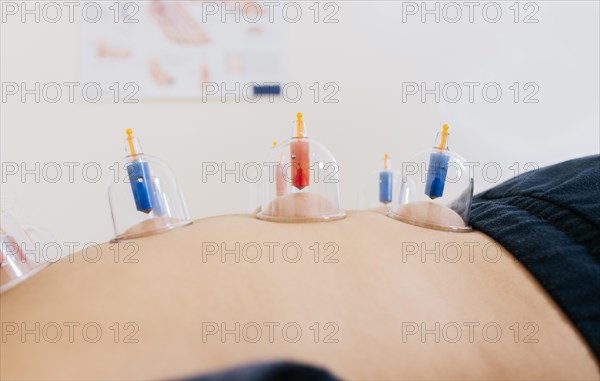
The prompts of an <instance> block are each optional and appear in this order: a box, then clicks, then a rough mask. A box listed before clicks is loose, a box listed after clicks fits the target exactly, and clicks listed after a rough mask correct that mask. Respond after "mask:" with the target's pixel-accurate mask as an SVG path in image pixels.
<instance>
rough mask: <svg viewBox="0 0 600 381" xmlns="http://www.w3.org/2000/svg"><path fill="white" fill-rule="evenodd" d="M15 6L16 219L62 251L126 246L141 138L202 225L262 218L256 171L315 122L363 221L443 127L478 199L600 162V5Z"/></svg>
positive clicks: (6, 27)
mask: <svg viewBox="0 0 600 381" xmlns="http://www.w3.org/2000/svg"><path fill="white" fill-rule="evenodd" d="M1 3H2V26H1V28H2V30H1V32H2V33H0V35H1V39H0V49H1V61H0V64H1V65H0V66H1V67H0V74H1V77H2V103H1V112H0V122H1V129H0V130H1V143H0V144H1V146H0V147H1V160H2V183H1V202H2V205H1V208H2V210H4V211H6V212H9V213H10V214H12V215H13V216H14V217H16V218H17V219H18V220H19V221H20V222H22V223H28V224H33V225H36V226H39V227H41V228H43V229H46V230H48V231H49V232H51V233H52V234H53V235H54V236H55V237H56V239H57V240H59V242H80V243H86V242H87V243H89V242H103V241H107V240H109V239H111V238H112V236H113V230H112V224H111V215H110V209H109V205H108V198H107V186H108V184H109V183H110V182H111V181H112V179H111V175H112V174H113V173H114V172H113V170H112V169H111V168H114V167H112V166H114V164H115V163H116V162H118V161H119V160H121V159H122V158H123V157H124V155H125V149H124V148H125V145H124V141H125V138H126V135H125V133H124V131H125V129H126V128H133V129H134V132H135V134H136V136H137V137H138V138H139V139H140V140H141V143H142V145H143V147H144V152H145V153H147V154H149V155H153V156H156V157H159V158H161V159H163V160H164V161H165V162H167V163H168V164H169V166H170V167H171V169H172V170H173V172H174V173H175V175H176V177H177V179H178V181H179V185H180V187H181V189H182V190H183V192H184V194H185V197H186V200H187V204H188V207H189V210H190V214H191V215H192V217H193V218H202V217H206V216H212V215H220V214H229V213H249V212H252V211H253V210H255V208H256V206H257V190H256V188H257V186H256V184H255V183H253V179H254V178H255V176H254V174H253V172H249V173H246V174H244V166H245V165H247V164H248V163H262V162H263V161H264V160H265V158H266V157H267V156H268V153H269V150H270V148H271V142H272V141H273V140H279V141H281V140H285V139H287V138H289V137H290V136H291V130H292V125H293V120H294V118H295V113H296V112H298V111H302V112H303V114H304V117H305V120H306V123H307V128H308V133H309V136H310V137H312V138H314V139H316V140H318V141H320V142H321V143H323V144H324V145H326V146H327V147H328V148H329V149H330V150H331V151H332V153H333V154H334V155H335V156H336V158H337V160H338V162H339V165H340V177H341V180H340V181H341V183H340V189H341V200H342V207H343V208H345V209H355V208H358V207H359V203H358V200H359V197H360V189H361V186H362V183H363V181H364V179H365V178H367V175H368V173H369V172H371V171H373V170H376V169H378V168H380V166H381V165H382V158H383V154H384V153H385V152H388V153H389V154H390V156H391V158H392V163H393V165H394V166H395V167H396V168H399V167H400V165H401V164H400V163H401V162H402V161H407V160H410V159H411V157H412V156H413V155H415V154H416V153H418V152H419V151H421V150H424V149H427V148H429V147H431V146H432V144H433V140H434V138H435V134H436V133H437V132H438V131H439V129H440V127H441V125H442V124H443V123H448V124H449V125H450V128H451V130H450V131H451V136H450V148H451V149H452V150H455V151H457V152H458V153H460V154H461V155H462V156H463V157H465V158H466V160H467V161H469V162H473V163H475V164H474V167H473V168H474V172H473V175H474V178H475V192H480V191H483V190H485V189H488V188H490V187H493V186H494V185H496V184H498V183H500V182H502V181H504V180H507V179H509V178H511V177H513V176H515V175H516V174H518V173H522V172H523V171H525V170H529V169H532V168H535V167H537V166H544V165H548V164H552V163H557V162H560V161H564V160H568V159H572V158H575V157H580V156H584V155H590V154H597V153H599V151H600V132H599V126H600V120H599V118H600V110H599V107H600V106H599V104H600V99H599V84H600V78H599V67H600V60H599V47H600V41H599V36H600V30H599V14H600V12H599V11H600V9H599V3H598V2H596V1H581V2H577V1H536V2H526V1H523V2H516V1H515V2H470V3H468V2H467V3H465V2H436V1H430V2H401V1H398V2H393V1H338V2H326V1H323V2H271V3H270V4H264V3H261V4H258V6H257V5H256V3H250V2H237V3H236V2H208V1H207V2H201V1H162V2H161V1H138V2H127V1H121V2H113V1H109V2H96V3H94V2H74V4H75V5H73V2H71V3H70V5H69V4H67V3H68V2H60V1H59V2H36V1H31V2H26V3H27V7H28V8H27V9H25V8H24V7H25V5H23V4H25V3H22V2H13V1H2V2H1ZM50 3H53V4H54V5H48V4H50ZM89 3H92V4H91V5H90V4H89ZM36 4H37V5H36ZM236 7H237V8H236ZM99 10H100V11H99ZM58 12H60V15H61V17H58V15H59V13H58ZM70 12H71V13H70ZM98 12H100V17H99V18H98V17H97V15H99V13H98ZM255 82H256V83H258V84H265V83H271V82H276V83H279V84H280V88H281V91H282V93H281V94H280V95H273V96H270V95H263V96H261V97H260V98H258V99H257V97H256V96H253V95H252V94H253V92H252V91H251V88H249V87H248V84H250V83H255ZM236 84H237V85H239V90H236ZM36 86H37V87H36ZM57 89H60V91H61V94H59V93H58V92H57ZM69 89H73V91H72V94H73V95H74V96H73V98H72V99H71V98H70V97H69V95H70V93H69ZM82 89H86V92H82ZM98 89H101V93H102V96H101V97H97V96H96V93H95V91H96V92H97V90H98ZM224 89H228V90H230V91H229V92H228V93H227V92H225V93H227V94H228V95H227V94H226V95H227V96H226V97H225V98H224V95H223V91H222V90H224ZM248 89H250V90H248ZM231 90H233V91H231ZM236 98H237V99H236ZM207 163H208V164H209V165H208V166H207ZM210 163H213V164H216V166H217V167H218V168H219V169H218V172H217V173H214V166H213V165H212V164H210ZM236 163H239V164H236ZM236 165H237V167H236ZM236 168H237V173H238V175H239V176H236V175H234V174H228V175H224V176H222V174H223V170H224V169H227V170H229V171H230V173H231V172H236ZM208 169H210V171H209V170H208Z"/></svg>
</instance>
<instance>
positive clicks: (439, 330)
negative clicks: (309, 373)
mask: <svg viewBox="0 0 600 381" xmlns="http://www.w3.org/2000/svg"><path fill="white" fill-rule="evenodd" d="M548 244H549V245H551V244H552V243H550V242H549V243H548ZM236 245H237V246H236ZM99 249H100V250H101V254H102V256H101V257H100V258H99V259H98V260H97V261H95V259H94V260H90V258H94V256H95V255H96V253H95V252H94V251H93V250H94V249H90V250H88V252H87V253H82V252H78V253H76V254H74V255H73V256H72V257H70V258H64V259H63V260H61V261H59V262H58V263H56V264H53V265H51V266H50V267H48V268H47V269H46V270H44V271H42V272H41V273H39V274H38V275H36V276H34V277H32V278H31V279H29V280H27V281H26V282H24V283H22V284H20V285H18V286H17V287H15V288H13V289H11V290H9V291H8V292H6V293H4V294H2V296H1V298H0V306H1V308H0V318H1V321H2V325H3V332H2V336H3V337H2V342H1V343H0V345H1V351H0V360H1V367H0V369H1V370H0V377H1V378H2V379H10V380H18V379H77V380H85V379H148V378H149V379H164V378H182V377H190V376H195V375H201V374H204V373H207V372H213V371H218V370H221V369H224V368H227V367H234V366H240V365H245V364H248V363H252V362H262V361H271V360H291V361H299V362H305V363H309V364H313V365H316V366H321V367H325V368H327V369H328V370H330V371H331V372H332V373H333V374H334V375H336V376H338V377H340V378H342V379H352V380H359V379H369V380H374V379H377V380H396V379H596V380H597V379H599V377H600V374H599V368H598V364H597V362H596V360H595V358H594V356H593V354H592V353H591V351H590V349H589V348H588V346H587V345H586V343H585V341H584V340H583V339H582V337H581V336H580V334H579V333H578V332H577V331H576V329H575V328H574V327H573V325H572V324H571V322H570V321H569V320H568V319H567V317H566V316H565V315H564V313H563V312H562V311H561V310H560V309H559V308H558V307H557V306H556V304H555V303H554V302H553V300H552V299H551V298H550V297H549V296H548V295H547V293H546V292H545V291H544V289H543V288H542V287H541V286H540V285H539V284H538V283H537V281H536V280H535V278H533V277H532V276H531V275H530V274H529V273H528V272H527V270H526V269H525V268H524V267H523V266H522V265H521V264H520V263H518V262H517V261H516V260H515V259H514V258H513V257H512V255H511V254H510V253H508V252H507V251H506V250H505V249H504V248H503V247H501V246H500V245H499V244H498V243H496V242H495V241H493V240H492V239H490V238H489V237H487V236H486V235H485V234H483V233H481V232H477V231H474V232H470V233H450V232H442V231H436V230H430V229H425V228H421V227H417V226H413V225H409V224H405V223H402V222H399V221H396V220H394V219H391V218H389V217H386V216H384V215H382V214H381V213H376V212H348V216H347V217H346V218H345V219H342V220H339V221H334V222H326V223H304V224H286V223H281V224H278V223H272V222H266V221H261V220H258V219H256V218H254V217H253V216H250V215H234V216H221V217H214V218H207V219H202V220H199V221H196V222H194V224H192V225H190V226H187V227H184V228H180V229H176V230H173V231H170V232H167V233H164V234H159V235H155V236H151V237H146V238H141V239H137V240H132V241H124V242H120V243H117V244H108V243H107V244H102V245H100V246H99ZM117 253H118V255H117ZM259 253H260V257H259V256H258V255H259ZM84 254H85V255H86V256H87V257H86V256H84ZM85 258H87V260H86V259H85ZM136 260H137V262H135V261H136ZM127 262H132V263H127ZM36 322H37V323H40V328H39V330H38V336H39V337H38V339H39V342H36V337H35V336H36V335H35V334H33V333H29V334H25V335H24V336H23V330H22V328H25V329H29V330H33V331H35V330H36V328H35V323H36ZM51 322H53V323H56V324H57V325H59V326H61V327H62V336H61V337H60V339H58V340H56V337H55V336H56V335H55V331H56V330H55V328H56V326H55V325H54V324H50V325H48V324H49V323H51ZM23 323H25V325H23ZM115 323H117V325H115ZM65 324H66V325H65ZM75 324H78V325H75ZM86 325H87V327H86V330H87V332H85V333H84V326H86ZM15 326H16V327H17V329H18V331H17V332H12V331H11V330H14V329H15ZM69 326H70V327H72V330H73V332H72V337H71V338H69V336H70V334H69V328H68V327H69ZM44 327H46V328H45V331H44ZM98 327H100V329H101V330H102V332H101V335H100V338H98V335H97V332H96V329H97V328H98ZM238 327H239V328H238ZM11 332H12V333H11ZM96 339H97V341H96V342H92V341H94V340H96ZM52 341H56V342H52ZM71 341H72V342H71Z"/></svg>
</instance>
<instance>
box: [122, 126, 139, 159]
mask: <svg viewBox="0 0 600 381" xmlns="http://www.w3.org/2000/svg"><path fill="white" fill-rule="evenodd" d="M125 133H126V134H127V142H128V143H129V151H130V152H131V156H135V155H137V152H136V151H135V144H133V130H132V129H131V128H128V129H126V130H125Z"/></svg>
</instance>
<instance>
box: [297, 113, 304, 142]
mask: <svg viewBox="0 0 600 381" xmlns="http://www.w3.org/2000/svg"><path fill="white" fill-rule="evenodd" d="M296 137H297V138H303V137H304V121H303V120H302V113H301V112H299V113H297V114H296Z"/></svg>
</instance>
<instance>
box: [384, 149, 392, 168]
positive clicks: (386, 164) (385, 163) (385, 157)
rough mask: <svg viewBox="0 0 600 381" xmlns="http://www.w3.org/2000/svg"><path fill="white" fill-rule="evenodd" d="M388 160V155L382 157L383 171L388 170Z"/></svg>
mask: <svg viewBox="0 0 600 381" xmlns="http://www.w3.org/2000/svg"><path fill="white" fill-rule="evenodd" d="M389 158H390V155H388V154H387V153H386V154H384V155H383V169H388V160H389Z"/></svg>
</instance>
